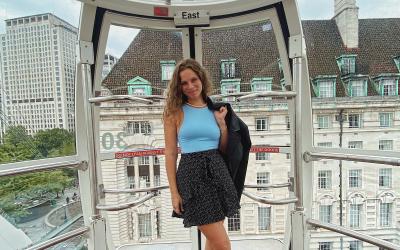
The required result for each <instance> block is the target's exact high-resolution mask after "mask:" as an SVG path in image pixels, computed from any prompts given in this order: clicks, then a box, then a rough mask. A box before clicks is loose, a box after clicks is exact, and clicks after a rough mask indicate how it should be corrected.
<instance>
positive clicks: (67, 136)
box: [34, 128, 75, 157]
mask: <svg viewBox="0 0 400 250" xmlns="http://www.w3.org/2000/svg"><path fill="white" fill-rule="evenodd" d="M74 137H75V136H74V134H72V133H71V132H68V131H67V130H65V129H59V128H55V129H50V130H41V131H39V132H38V133H36V134H35V136H34V140H35V143H36V146H37V149H38V150H39V151H40V153H41V154H42V155H43V156H44V157H49V153H50V152H51V153H52V156H62V155H67V154H73V153H75V140H74ZM67 145H69V147H70V150H69V151H68V150H66V149H65V148H66V147H67ZM54 151H55V152H54Z"/></svg>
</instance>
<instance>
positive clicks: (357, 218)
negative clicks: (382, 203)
mask: <svg viewBox="0 0 400 250" xmlns="http://www.w3.org/2000/svg"><path fill="white" fill-rule="evenodd" d="M361 210H362V204H360V205H358V204H350V227H351V228H359V227H360V225H361Z"/></svg>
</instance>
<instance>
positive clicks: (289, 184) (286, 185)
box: [244, 182, 292, 189]
mask: <svg viewBox="0 0 400 250" xmlns="http://www.w3.org/2000/svg"><path fill="white" fill-rule="evenodd" d="M290 186H292V183H290V182H287V183H278V184H266V185H252V184H248V185H244V187H245V188H264V189H271V188H282V187H290Z"/></svg>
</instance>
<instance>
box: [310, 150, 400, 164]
mask: <svg viewBox="0 0 400 250" xmlns="http://www.w3.org/2000/svg"><path fill="white" fill-rule="evenodd" d="M303 157H304V161H306V162H310V161H318V160H321V159H331V160H344V161H358V162H368V163H377V164H387V165H393V166H400V158H396V157H382V156H371V155H358V154H343V153H331V152H305V153H304V155H303Z"/></svg>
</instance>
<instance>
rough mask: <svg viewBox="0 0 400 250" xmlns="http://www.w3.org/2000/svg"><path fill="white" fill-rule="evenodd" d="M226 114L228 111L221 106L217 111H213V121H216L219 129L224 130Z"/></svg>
mask: <svg viewBox="0 0 400 250" xmlns="http://www.w3.org/2000/svg"><path fill="white" fill-rule="evenodd" d="M227 113H228V109H227V108H226V107H225V106H222V107H220V108H219V110H217V111H214V116H215V120H217V123H218V126H219V127H220V128H226V123H225V116H226V114H227Z"/></svg>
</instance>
